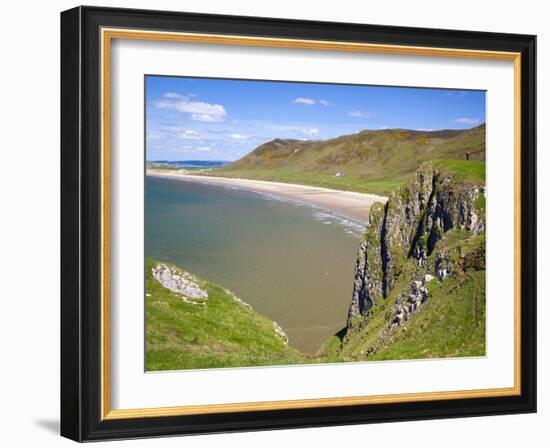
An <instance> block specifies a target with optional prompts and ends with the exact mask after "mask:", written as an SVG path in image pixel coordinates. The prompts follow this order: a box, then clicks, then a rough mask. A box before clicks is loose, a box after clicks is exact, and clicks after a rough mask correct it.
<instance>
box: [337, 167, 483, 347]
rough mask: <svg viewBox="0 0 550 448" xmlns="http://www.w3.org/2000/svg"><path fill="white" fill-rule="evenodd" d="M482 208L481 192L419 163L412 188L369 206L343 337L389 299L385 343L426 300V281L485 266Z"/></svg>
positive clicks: (476, 187) (363, 323) (363, 322)
mask: <svg viewBox="0 0 550 448" xmlns="http://www.w3.org/2000/svg"><path fill="white" fill-rule="evenodd" d="M484 204H485V191H484V187H482V186H476V185H472V184H467V183H462V182H458V181H456V180H455V179H454V178H453V177H452V176H450V175H447V174H444V173H443V172H441V171H439V170H438V169H435V168H434V167H433V166H432V165H431V164H430V163H424V164H422V165H421V166H420V168H419V169H418V170H417V172H416V176H415V179H414V181H413V182H411V183H409V184H408V185H406V186H404V187H402V188H400V189H398V190H397V191H395V192H394V193H393V194H392V195H391V196H390V197H389V200H388V202H387V203H386V204H385V205H381V204H377V205H376V206H374V207H373V208H372V209H371V215H370V218H369V221H368V223H367V228H366V232H365V235H364V239H363V241H362V243H361V245H360V248H359V250H358V257H357V263H356V268H355V283H354V289H353V296H352V303H351V306H350V308H349V313H348V321H347V328H348V331H350V330H352V329H354V328H355V329H357V328H365V327H366V326H367V325H368V322H369V313H370V310H371V308H372V307H373V305H374V304H375V303H376V302H377V301H380V300H386V299H388V298H390V296H391V299H392V300H394V301H395V304H394V307H393V309H392V312H391V313H390V315H388V316H387V326H386V327H385V329H384V330H383V331H382V332H381V333H380V336H379V340H383V339H384V338H385V337H386V336H387V334H388V333H391V332H392V331H393V330H394V329H395V328H396V327H397V326H399V325H402V324H404V323H405V322H406V321H407V320H408V319H410V317H412V315H413V314H415V313H416V312H417V311H418V310H419V309H420V308H421V307H422V304H423V303H424V302H425V301H426V300H428V298H429V283H430V282H431V281H433V280H435V279H437V280H439V281H441V280H443V279H445V278H446V277H447V276H449V275H455V274H458V273H460V272H462V271H463V270H464V268H465V266H466V265H468V264H472V263H474V264H475V263H477V264H478V265H479V264H481V263H484V259H485V257H484V249H485V246H484V242H483V243H482V244H478V243H479V241H478V240H479V238H477V239H476V237H478V236H479V235H481V234H484V232H485V215H484V206H485V205H484ZM474 240H475V241H476V243H475V244H474V243H472V244H469V242H470V241H474ZM480 251H482V252H483V253H482V254H480V253H479V252H480ZM477 267H480V266H477ZM482 267H483V269H484V264H483V266H482ZM369 350H370V351H371V352H372V351H375V350H376V344H373V346H372V347H370V348H369ZM366 354H367V355H368V353H366Z"/></svg>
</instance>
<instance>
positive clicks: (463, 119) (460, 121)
mask: <svg viewBox="0 0 550 448" xmlns="http://www.w3.org/2000/svg"><path fill="white" fill-rule="evenodd" d="M480 121H481V120H480V119H479V118H470V117H460V118H455V119H454V120H453V123H458V124H477V123H479V122H480Z"/></svg>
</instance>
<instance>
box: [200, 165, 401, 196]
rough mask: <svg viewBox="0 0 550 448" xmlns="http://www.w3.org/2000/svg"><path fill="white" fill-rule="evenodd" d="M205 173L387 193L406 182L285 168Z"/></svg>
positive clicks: (390, 177) (217, 170)
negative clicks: (287, 169) (337, 175)
mask: <svg viewBox="0 0 550 448" xmlns="http://www.w3.org/2000/svg"><path fill="white" fill-rule="evenodd" d="M204 174H205V175H211V176H222V177H228V178H243V179H255V180H267V181H272V182H283V183H289V184H300V185H309V186H312V187H323V188H332V189H334V190H343V191H356V192H361V193H374V194H380V195H386V194H388V193H389V192H391V191H393V190H394V189H395V188H397V187H398V186H400V185H402V184H404V183H405V180H406V178H404V177H402V176H386V177H383V178H376V179H374V178H369V177H366V176H363V175H358V174H357V175H353V174H352V175H349V176H348V175H346V176H344V177H335V176H334V175H333V174H324V173H313V172H301V173H300V172H294V171H286V170H284V169H270V170H262V169H250V170H223V169H214V170H212V171H210V172H208V173H204Z"/></svg>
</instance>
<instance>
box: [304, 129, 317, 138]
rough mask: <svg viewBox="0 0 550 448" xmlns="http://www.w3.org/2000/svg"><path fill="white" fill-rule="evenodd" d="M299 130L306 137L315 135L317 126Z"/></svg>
mask: <svg viewBox="0 0 550 448" xmlns="http://www.w3.org/2000/svg"><path fill="white" fill-rule="evenodd" d="M301 132H302V134H304V135H307V136H308V137H316V136H318V135H319V129H317V128H304V129H301Z"/></svg>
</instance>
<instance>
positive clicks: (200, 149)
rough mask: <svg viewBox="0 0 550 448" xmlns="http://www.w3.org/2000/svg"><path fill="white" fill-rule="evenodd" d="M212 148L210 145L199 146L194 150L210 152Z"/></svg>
mask: <svg viewBox="0 0 550 448" xmlns="http://www.w3.org/2000/svg"><path fill="white" fill-rule="evenodd" d="M211 150H212V148H210V146H199V147H198V148H195V151H199V152H210V151H211Z"/></svg>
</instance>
